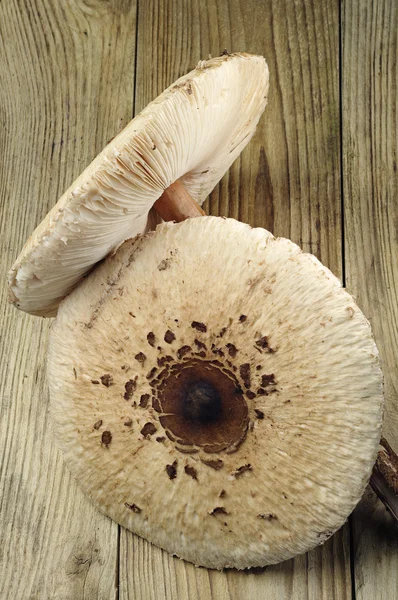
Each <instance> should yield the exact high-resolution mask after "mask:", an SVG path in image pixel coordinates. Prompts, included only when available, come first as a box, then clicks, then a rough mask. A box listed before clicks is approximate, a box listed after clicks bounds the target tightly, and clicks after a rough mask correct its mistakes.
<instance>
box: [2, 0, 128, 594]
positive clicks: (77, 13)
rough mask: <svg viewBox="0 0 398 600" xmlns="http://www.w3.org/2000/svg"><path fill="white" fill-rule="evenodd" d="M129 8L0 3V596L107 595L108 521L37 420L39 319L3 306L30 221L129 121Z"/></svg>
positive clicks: (41, 388) (41, 361)
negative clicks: (7, 281) (8, 278)
mask: <svg viewBox="0 0 398 600" xmlns="http://www.w3.org/2000/svg"><path fill="white" fill-rule="evenodd" d="M135 16H136V7H135V3H134V2H130V1H123V0H112V1H111V2H104V1H100V0H87V1H86V2H83V1H77V0H74V1H71V2H68V3H58V2H52V1H51V0H29V1H28V0H26V1H22V0H21V1H17V0H15V1H12V0H3V1H2V2H0V81H1V85H0V156H1V165H0V228H1V229H0V232H1V235H0V239H1V254H0V274H1V280H2V281H3V285H2V286H1V289H0V307H1V308H0V315H1V321H2V325H1V337H0V372H1V374H2V376H1V378H0V390H1V392H0V393H1V419H0V439H1V452H0V523H1V544H0V597H1V598H4V599H6V598H7V600H13V599H16V600H21V599H23V600H25V599H29V600H33V599H34V600H48V599H53V598H54V599H55V598H57V599H70V600H80V599H85V600H94V599H95V600H96V599H101V600H102V599H104V600H105V599H106V600H109V599H110V598H115V595H116V584H117V582H116V576H117V572H116V569H117V560H118V528H117V525H115V524H114V523H112V522H111V521H110V520H109V519H107V518H105V517H103V516H102V515H100V514H99V513H98V512H97V511H96V510H95V509H94V508H93V507H92V505H91V504H90V502H89V501H88V500H87V498H86V497H84V496H83V494H82V493H81V492H80V491H79V489H78V488H77V486H76V484H75V482H74V481H73V480H72V478H71V476H70V475H69V473H68V471H67V470H66V468H65V467H64V464H63V461H62V458H61V456H60V454H59V453H58V452H57V450H56V445H55V442H54V440H53V437H52V431H51V424H50V423H49V420H48V417H47V409H48V397H47V385H46V376H45V356H46V349H47V339H48V331H49V326H50V323H49V322H48V321H44V320H40V319H39V318H34V317H29V316H28V315H25V314H22V313H18V312H17V311H16V310H15V309H14V308H11V306H9V305H8V304H7V299H6V289H5V285H4V281H5V277H6V273H7V270H8V268H9V267H10V266H11V264H12V262H13V261H14V259H15V258H16V256H17V254H18V252H19V251H20V249H21V247H22V244H23V243H24V242H25V240H26V239H27V237H28V236H29V234H30V233H31V232H32V230H33V228H34V227H35V226H36V225H37V224H38V223H39V222H40V220H41V219H42V218H43V217H44V215H45V214H46V213H47V211H48V209H49V208H50V207H51V206H52V205H53V204H54V203H55V201H56V200H57V198H58V196H59V195H60V194H61V193H62V192H63V191H64V189H65V188H66V187H67V186H68V185H69V184H70V183H71V182H72V181H73V179H74V178H75V177H76V176H77V175H78V174H79V173H80V171H81V170H82V169H83V168H84V167H85V166H86V165H87V164H88V162H90V160H91V159H92V158H93V157H94V156H95V155H96V153H97V152H98V151H99V150H100V149H101V148H102V146H103V145H104V144H105V143H106V141H107V140H108V139H109V138H110V137H112V136H113V135H115V133H116V132H117V131H118V130H119V129H120V128H121V127H122V126H123V125H124V124H125V123H126V122H127V121H128V120H129V119H130V117H131V111H132V98H133V86H134V57H135V30H136V22H135Z"/></svg>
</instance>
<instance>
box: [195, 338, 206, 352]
mask: <svg viewBox="0 0 398 600" xmlns="http://www.w3.org/2000/svg"><path fill="white" fill-rule="evenodd" d="M194 344H195V346H196V347H197V348H198V350H207V347H206V344H204V343H203V342H201V341H200V340H197V339H195V340H194Z"/></svg>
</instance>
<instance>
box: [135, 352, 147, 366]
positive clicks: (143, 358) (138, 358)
mask: <svg viewBox="0 0 398 600" xmlns="http://www.w3.org/2000/svg"><path fill="white" fill-rule="evenodd" d="M134 358H135V360H136V361H138V362H139V363H140V364H141V365H142V366H144V364H145V361H146V356H145V354H144V353H143V352H139V353H138V354H136V355H135V356H134Z"/></svg>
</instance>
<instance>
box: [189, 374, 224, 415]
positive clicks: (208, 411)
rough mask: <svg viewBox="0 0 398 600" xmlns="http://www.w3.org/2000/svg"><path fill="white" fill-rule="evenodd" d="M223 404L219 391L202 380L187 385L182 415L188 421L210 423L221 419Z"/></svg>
mask: <svg viewBox="0 0 398 600" xmlns="http://www.w3.org/2000/svg"><path fill="white" fill-rule="evenodd" d="M221 404H222V402H221V398H220V394H219V393H218V391H217V389H216V388H215V387H214V386H213V385H212V384H211V383H209V382H208V381H206V380H205V379H200V380H198V381H193V382H192V383H189V384H188V385H187V387H186V390H185V394H184V395H183V397H182V406H181V413H182V415H183V417H184V418H185V419H187V420H188V421H192V422H195V421H196V422H199V423H208V422H210V421H216V420H217V419H218V418H219V417H220V415H221Z"/></svg>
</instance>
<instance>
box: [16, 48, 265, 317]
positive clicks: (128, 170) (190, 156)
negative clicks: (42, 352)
mask: <svg viewBox="0 0 398 600" xmlns="http://www.w3.org/2000/svg"><path fill="white" fill-rule="evenodd" d="M267 93H268V67H267V65H266V62H265V60H264V58H263V57H262V56H253V55H250V54H246V53H238V54H228V53H223V55H222V56H220V57H218V58H213V59H210V60H208V61H201V62H200V63H199V64H198V66H197V67H196V69H195V70H193V71H192V72H191V73H188V74H187V75H184V76H183V77H181V78H180V79H178V81H176V82H175V83H174V84H173V85H171V86H170V87H169V88H168V89H167V90H166V91H164V92H163V93H162V94H161V95H160V96H159V97H158V98H157V99H156V100H154V101H153V102H151V103H150V104H149V105H148V106H147V107H146V108H145V110H143V111H142V112H141V113H140V114H139V115H138V116H137V117H136V118H135V119H133V120H132V121H131V122H130V124H129V125H128V126H127V127H126V128H125V129H124V130H123V131H122V132H121V133H119V135H117V136H116V137H115V138H114V139H113V140H112V141H111V142H110V143H109V144H108V145H107V146H106V148H105V149H104V150H103V151H102V152H101V154H99V155H98V156H97V158H96V159H95V160H94V161H93V162H92V163H91V164H90V165H89V166H88V167H87V169H86V170H85V171H84V172H83V173H82V174H81V175H80V177H79V178H78V179H77V180H76V181H75V182H74V183H73V184H72V185H71V186H70V188H69V189H68V190H67V191H66V192H65V194H64V195H63V196H62V197H61V199H60V200H59V201H58V203H57V204H56V205H55V206H54V208H53V209H52V210H51V211H50V213H49V214H48V215H47V217H46V218H45V219H44V221H43V222H42V223H41V224H40V225H39V227H38V228H37V229H36V230H35V231H34V233H33V235H32V236H31V238H30V239H29V240H28V242H27V243H26V244H25V246H24V248H23V250H22V253H21V254H20V256H19V257H18V259H17V260H16V262H15V264H14V265H13V267H12V269H11V271H10V273H9V289H10V294H9V295H10V300H11V301H12V302H13V303H14V304H15V306H17V307H18V308H20V309H21V310H24V311H26V312H29V313H31V314H34V315H40V316H55V314H56V312H57V308H58V305H59V303H60V301H61V300H62V299H63V298H64V297H65V296H66V295H67V294H68V293H69V292H70V291H71V290H72V289H73V288H74V287H76V285H77V284H78V283H79V281H81V279H82V278H83V277H84V276H85V275H86V274H87V273H88V271H89V270H90V269H91V268H92V267H93V266H94V265H95V264H96V263H97V262H99V261H100V260H101V259H103V258H104V257H105V256H106V255H107V254H108V253H110V252H112V251H114V250H115V249H116V248H117V247H118V246H119V245H120V244H121V243H122V242H123V241H124V240H126V239H127V238H130V237H133V236H134V235H136V234H140V233H142V232H144V231H145V230H147V229H148V228H151V227H152V225H153V224H154V222H155V221H156V218H154V215H152V219H151V218H150V217H149V213H150V210H151V208H152V206H153V204H154V203H155V201H156V200H158V199H159V197H160V196H161V195H162V193H163V192H164V191H165V190H168V193H169V195H170V193H171V194H176V193H177V192H178V183H177V184H176V183H175V182H176V181H177V180H179V181H180V182H181V183H182V185H183V186H184V187H185V189H186V190H187V191H188V193H189V194H190V196H191V197H192V198H194V200H195V201H196V202H197V203H199V204H202V202H203V201H204V200H205V198H206V197H207V196H208V194H209V193H210V191H211V190H212V189H213V188H214V186H215V185H216V184H217V183H218V181H219V180H220V179H221V177H222V176H223V175H224V173H225V172H226V171H227V169H228V168H229V167H230V165H231V164H232V162H233V161H234V160H235V159H236V158H237V156H238V155H239V154H240V152H241V151H242V149H243V148H244V147H245V146H246V144H247V143H248V142H249V140H250V139H251V137H252V135H253V133H254V131H255V129H256V125H257V123H258V120H259V118H260V116H261V114H262V112H263V110H264V108H265V105H266V100H267ZM172 184H175V185H174V187H173V188H169V186H171V185H172ZM180 187H181V186H180ZM187 202H188V204H189V200H188V201H187ZM191 202H192V201H191ZM163 205H164V203H163ZM166 205H167V203H166ZM159 206H160V204H159ZM166 208H167V206H166ZM194 212H195V213H196V212H197V208H196V207H195V208H194ZM189 214H190V213H189V210H188V212H187V213H185V214H184V216H189ZM158 220H159V219H157V221H158Z"/></svg>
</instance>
